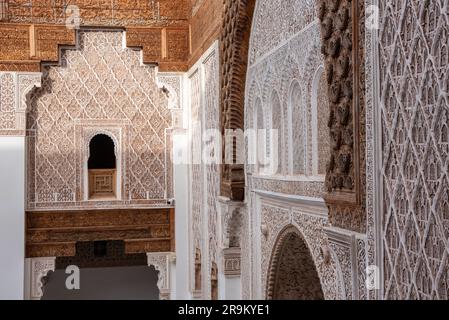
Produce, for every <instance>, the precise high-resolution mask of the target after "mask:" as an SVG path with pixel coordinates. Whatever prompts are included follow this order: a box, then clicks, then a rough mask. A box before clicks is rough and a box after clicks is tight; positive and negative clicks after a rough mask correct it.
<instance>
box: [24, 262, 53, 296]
mask: <svg viewBox="0 0 449 320" xmlns="http://www.w3.org/2000/svg"><path fill="white" fill-rule="evenodd" d="M55 265H56V257H47V258H28V259H25V300H40V299H41V298H42V296H43V295H44V292H43V287H44V285H45V277H46V276H47V275H48V272H49V271H55Z"/></svg>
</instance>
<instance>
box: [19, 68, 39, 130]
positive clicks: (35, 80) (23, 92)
mask: <svg viewBox="0 0 449 320" xmlns="http://www.w3.org/2000/svg"><path fill="white" fill-rule="evenodd" d="M41 78H42V73H40V72H37V73H19V74H18V75H17V82H18V96H17V104H16V129H17V130H26V113H27V111H28V110H27V109H28V103H27V97H28V94H29V93H30V92H31V91H32V90H33V89H34V88H40V86H41Z"/></svg>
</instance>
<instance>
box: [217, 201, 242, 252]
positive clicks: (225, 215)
mask: <svg viewBox="0 0 449 320" xmlns="http://www.w3.org/2000/svg"><path fill="white" fill-rule="evenodd" d="M218 208H219V215H220V220H219V222H220V225H221V228H220V230H221V247H222V248H232V247H240V236H241V227H242V210H244V208H245V203H244V202H240V201H231V200H230V199H229V198H226V197H219V198H218Z"/></svg>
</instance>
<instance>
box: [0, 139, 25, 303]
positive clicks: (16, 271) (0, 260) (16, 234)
mask: <svg viewBox="0 0 449 320" xmlns="http://www.w3.org/2000/svg"><path fill="white" fill-rule="evenodd" d="M24 204H25V137H0V299H20V300H21V299H23V290H24V289H23V286H24V261H25V260H24V259H25V206H24Z"/></svg>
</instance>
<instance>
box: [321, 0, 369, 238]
mask: <svg viewBox="0 0 449 320" xmlns="http://www.w3.org/2000/svg"><path fill="white" fill-rule="evenodd" d="M363 6H364V4H363V1H360V0H330V1H329V0H320V1H319V4H318V16H319V18H320V21H321V38H322V52H323V54H324V56H325V64H326V73H327V84H328V92H329V100H330V115H329V129H330V135H331V158H330V161H329V163H328V166H327V172H326V188H327V191H328V194H327V196H326V197H325V198H326V202H327V204H328V206H329V215H330V221H331V223H332V224H333V225H335V226H338V227H342V228H346V229H351V230H354V231H360V232H363V230H364V229H365V204H364V199H365V181H364V176H365V174H364V172H365V169H364V167H365V161H364V154H365V133H364V132H365V131H364V119H365V115H364V84H363V81H364V77H363V71H364V65H363V61H364V60H363V39H364V37H363V32H364V30H363V26H360V24H361V22H362V21H363V14H364V7H363Z"/></svg>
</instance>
